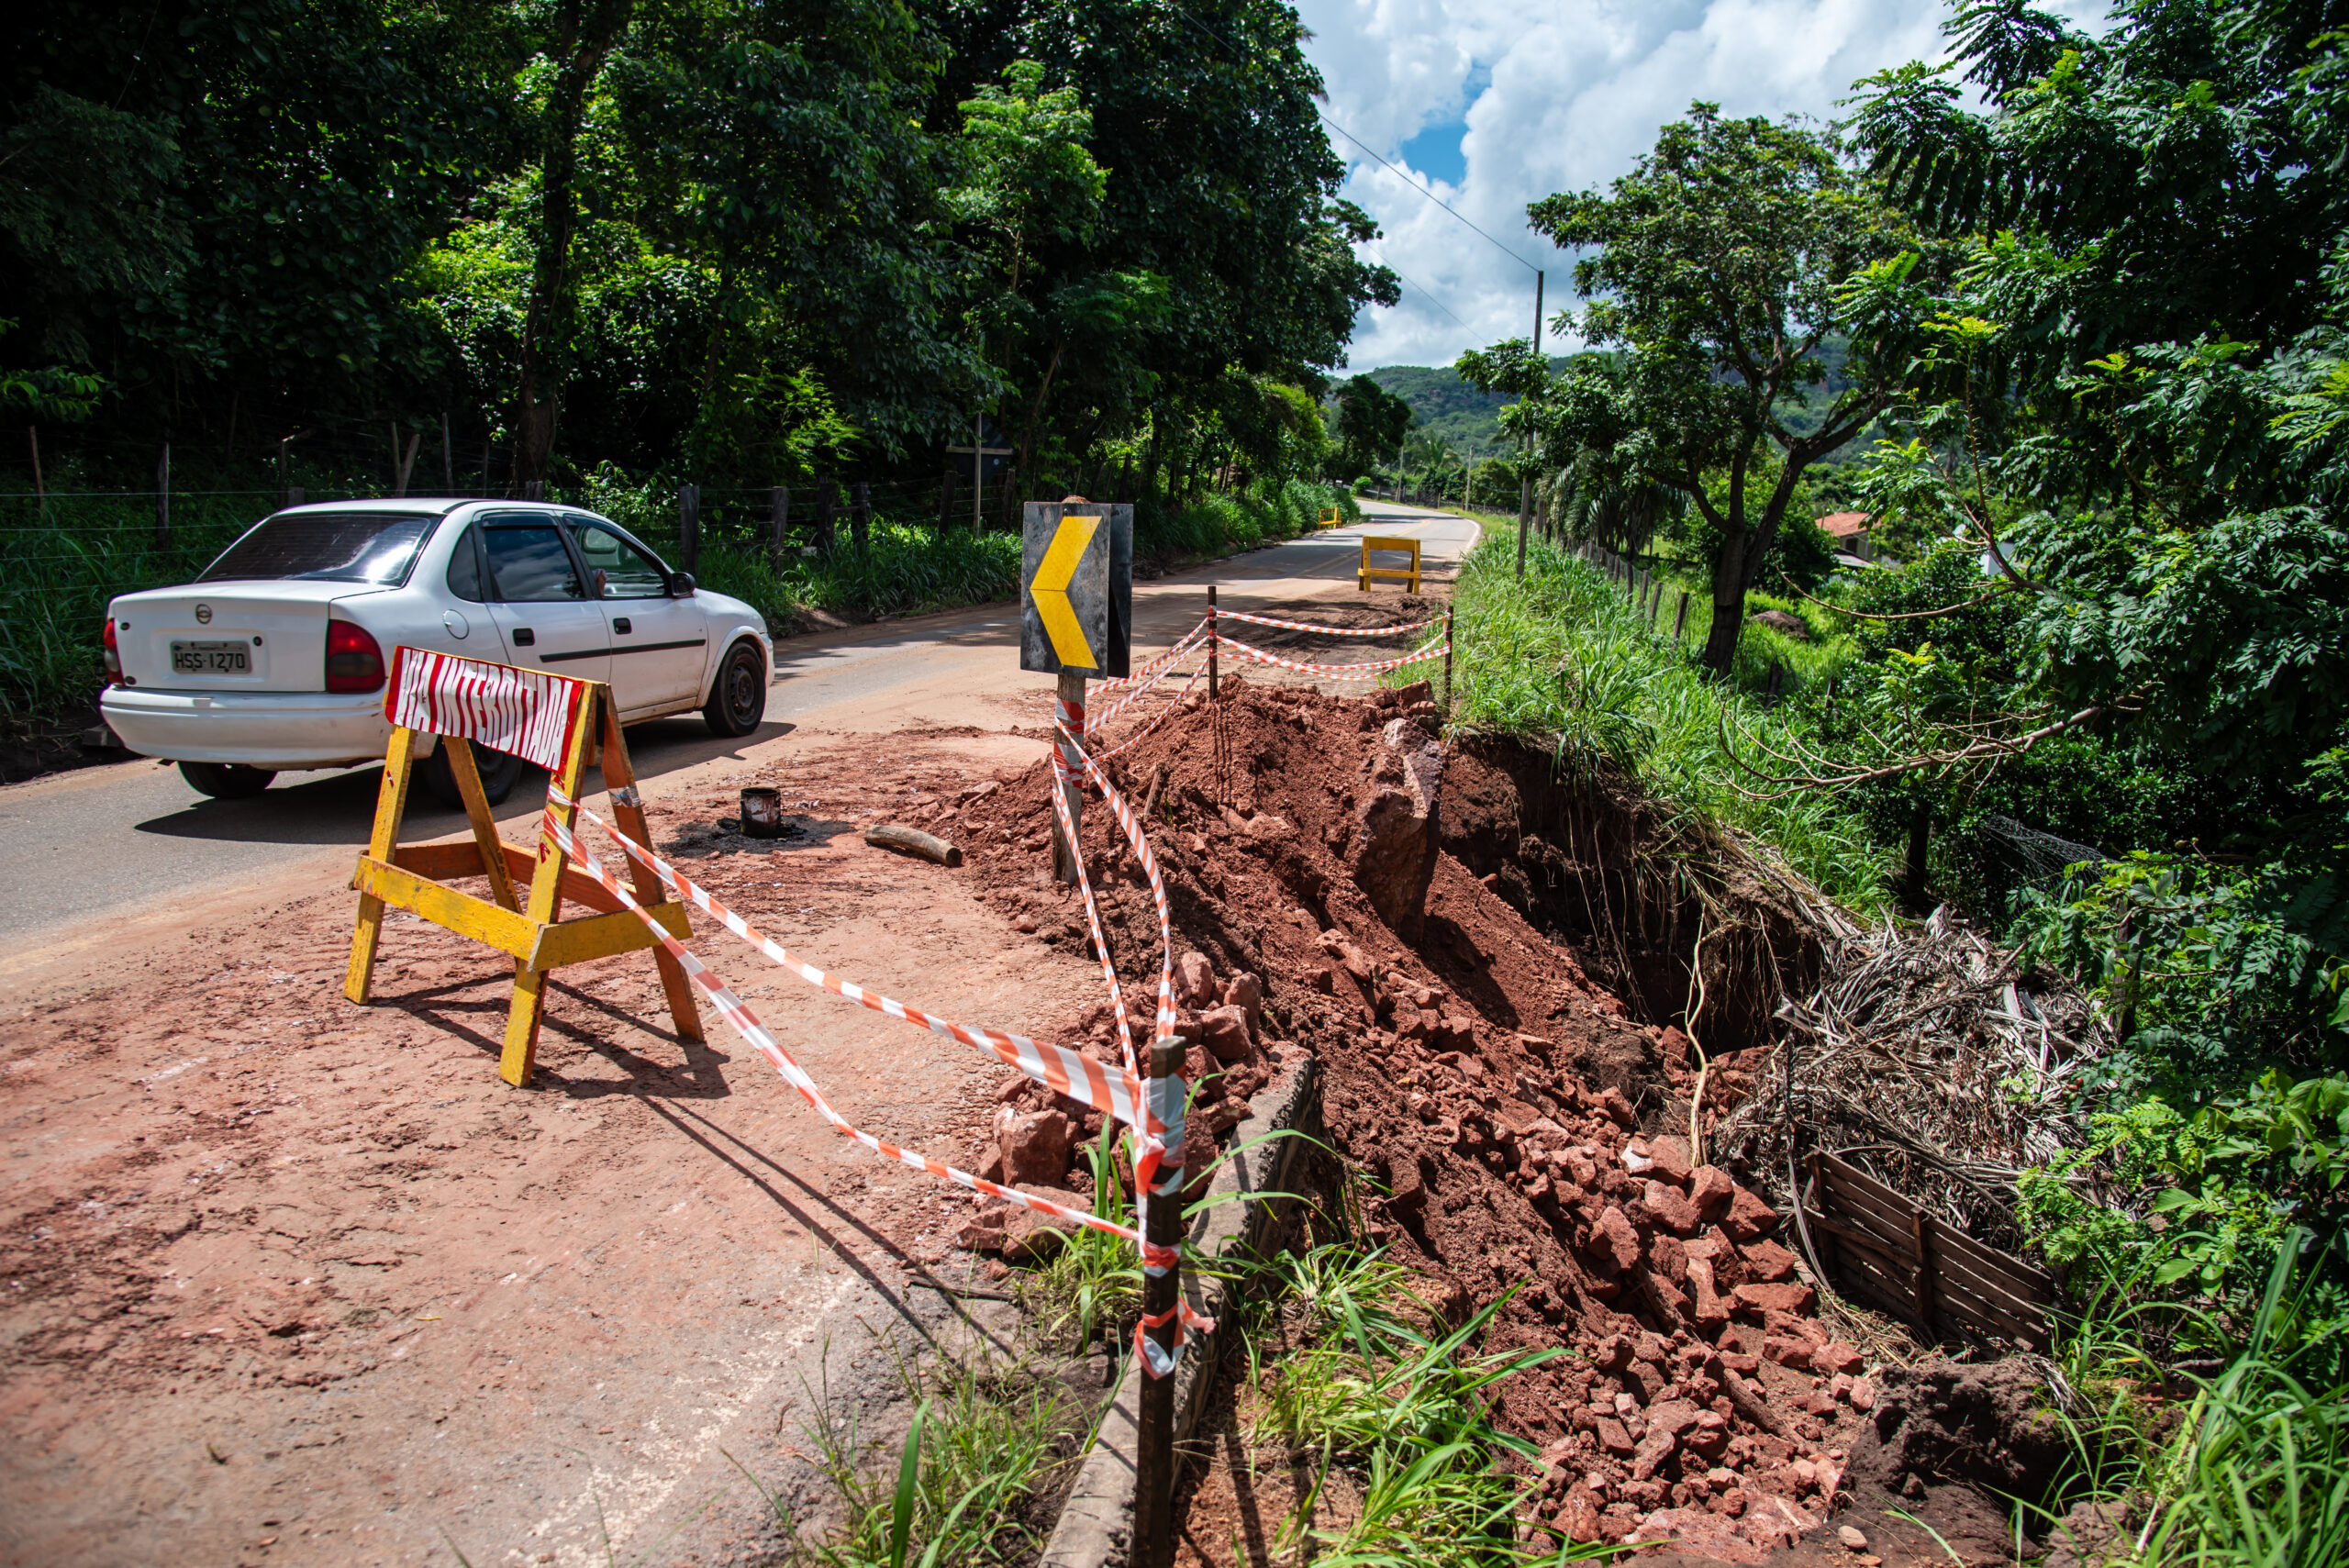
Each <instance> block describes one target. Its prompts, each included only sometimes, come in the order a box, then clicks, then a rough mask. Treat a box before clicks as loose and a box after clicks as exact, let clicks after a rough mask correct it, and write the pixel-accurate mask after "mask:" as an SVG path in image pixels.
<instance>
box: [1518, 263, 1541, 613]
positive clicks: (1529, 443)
mask: <svg viewBox="0 0 2349 1568" xmlns="http://www.w3.org/2000/svg"><path fill="white" fill-rule="evenodd" d="M1542 278H1543V273H1542V269H1541V268H1539V267H1536V268H1535V269H1534V270H1533V368H1534V369H1535V370H1536V371H1541V370H1543V369H1544V368H1545V367H1544V366H1543V365H1542ZM1517 439H1518V447H1519V453H1520V456H1519V461H1520V462H1523V463H1525V465H1526V467H1525V470H1524V472H1523V473H1520V474H1519V475H1518V481H1517V576H1518V581H1520V582H1523V581H1524V580H1525V536H1526V535H1527V534H1529V533H1531V532H1532V531H1533V468H1532V462H1531V457H1532V450H1533V432H1532V431H1531V430H1520V431H1519V432H1518V437H1517Z"/></svg>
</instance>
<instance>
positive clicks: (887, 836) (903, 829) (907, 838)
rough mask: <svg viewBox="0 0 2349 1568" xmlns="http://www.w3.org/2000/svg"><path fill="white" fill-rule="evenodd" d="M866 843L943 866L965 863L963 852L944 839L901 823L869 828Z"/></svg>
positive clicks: (885, 823) (888, 823)
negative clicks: (917, 856)
mask: <svg viewBox="0 0 2349 1568" xmlns="http://www.w3.org/2000/svg"><path fill="white" fill-rule="evenodd" d="M864 841H865V842H866V843H868V844H871V845H873V846H874V848H875V849H882V850H902V851H905V852H906V853H907V854H911V855H919V856H921V857H922V858H923V859H924V860H930V861H936V862H938V863H939V864H940V865H942V866H958V865H961V864H962V863H963V851H961V850H958V849H956V848H955V847H954V846H953V845H952V844H950V843H948V842H947V841H946V840H943V839H941V838H938V837H936V836H934V835H932V834H929V833H925V832H923V831H922V830H921V829H920V828H908V827H907V826H906V825H905V824H903V823H901V822H884V823H883V824H881V826H879V827H878V828H866V829H865V830H864Z"/></svg>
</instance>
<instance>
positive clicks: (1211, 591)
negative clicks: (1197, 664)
mask: <svg viewBox="0 0 2349 1568" xmlns="http://www.w3.org/2000/svg"><path fill="white" fill-rule="evenodd" d="M1217 631H1218V628H1217V626H1216V620H1215V584H1212V583H1210V584H1208V701H1209V702H1213V701H1215V699H1216V673H1217V672H1216V635H1217Z"/></svg>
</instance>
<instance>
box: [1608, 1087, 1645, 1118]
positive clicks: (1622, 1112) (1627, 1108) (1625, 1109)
mask: <svg viewBox="0 0 2349 1568" xmlns="http://www.w3.org/2000/svg"><path fill="white" fill-rule="evenodd" d="M1598 1108H1599V1109H1600V1110H1602V1111H1604V1112H1606V1113H1607V1118H1608V1119H1609V1121H1612V1122H1613V1123H1614V1124H1615V1125H1616V1126H1617V1127H1633V1126H1636V1125H1638V1123H1639V1119H1640V1118H1639V1116H1638V1115H1637V1113H1635V1112H1634V1111H1633V1110H1632V1109H1631V1101H1629V1100H1627V1099H1625V1098H1624V1097H1623V1091H1622V1090H1620V1089H1608V1090H1606V1091H1604V1092H1602V1093H1601V1094H1600V1095H1599V1096H1598Z"/></svg>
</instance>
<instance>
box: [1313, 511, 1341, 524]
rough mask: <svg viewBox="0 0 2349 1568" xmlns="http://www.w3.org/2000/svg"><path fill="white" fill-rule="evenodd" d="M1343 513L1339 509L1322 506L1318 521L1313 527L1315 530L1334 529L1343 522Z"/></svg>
mask: <svg viewBox="0 0 2349 1568" xmlns="http://www.w3.org/2000/svg"><path fill="white" fill-rule="evenodd" d="M1345 516H1346V514H1345V512H1344V511H1343V510H1342V509H1341V508H1340V507H1336V506H1324V507H1322V508H1321V518H1320V520H1319V522H1317V523H1315V524H1314V525H1313V526H1314V527H1315V528H1336V527H1337V526H1338V525H1339V524H1340V523H1341V522H1343V521H1344V520H1345Z"/></svg>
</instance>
